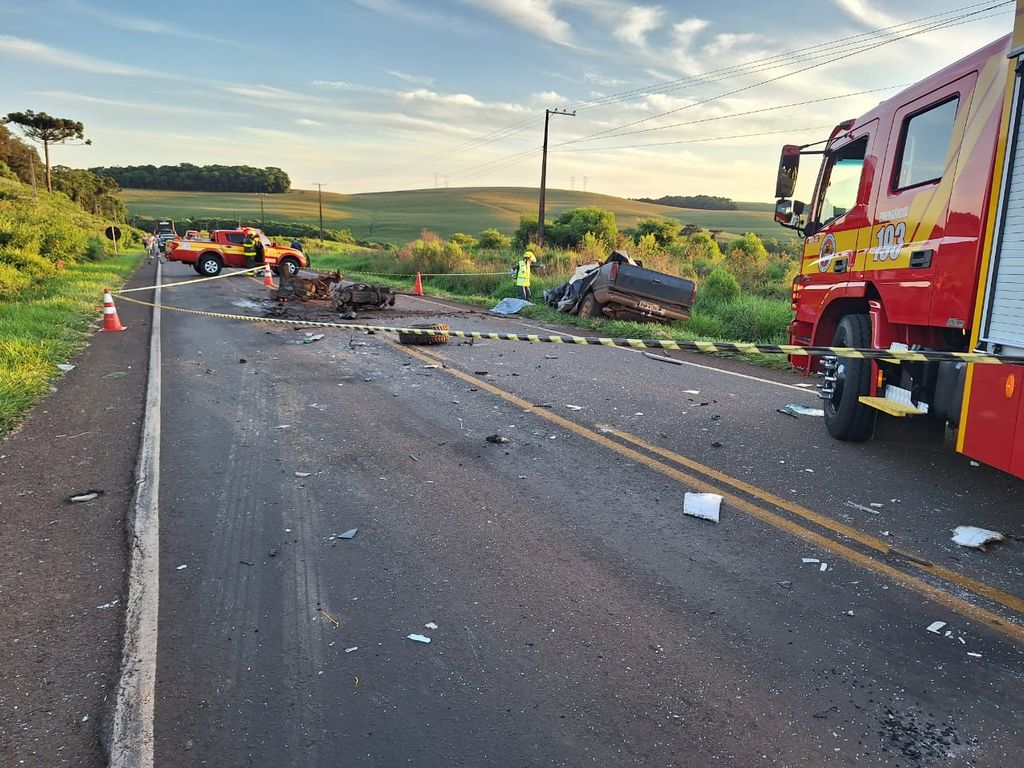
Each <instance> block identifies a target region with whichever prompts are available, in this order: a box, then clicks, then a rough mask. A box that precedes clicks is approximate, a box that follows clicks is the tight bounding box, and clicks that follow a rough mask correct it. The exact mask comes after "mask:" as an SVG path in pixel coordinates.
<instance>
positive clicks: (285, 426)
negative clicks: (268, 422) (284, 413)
mask: <svg viewBox="0 0 1024 768" xmlns="http://www.w3.org/2000/svg"><path fill="white" fill-rule="evenodd" d="M291 426H292V425H291V424H278V425H277V426H276V427H274V429H289V428H291Z"/></svg>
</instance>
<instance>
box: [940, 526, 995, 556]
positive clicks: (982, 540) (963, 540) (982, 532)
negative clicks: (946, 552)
mask: <svg viewBox="0 0 1024 768" xmlns="http://www.w3.org/2000/svg"><path fill="white" fill-rule="evenodd" d="M951 541H953V542H954V543H956V544H959V545H960V546H961V547H971V548H973V549H980V550H981V551H982V552H984V551H985V545H986V544H991V543H992V542H996V541H1006V536H1004V535H1003V534H1001V533H999V532H998V531H990V530H988V529H987V528H977V527H975V526H973V525H958V526H957V527H956V528H955V529H954V530H953V538H952V539H951Z"/></svg>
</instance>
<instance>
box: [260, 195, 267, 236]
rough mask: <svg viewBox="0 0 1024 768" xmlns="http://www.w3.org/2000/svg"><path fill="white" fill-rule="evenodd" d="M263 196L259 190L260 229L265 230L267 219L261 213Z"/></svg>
mask: <svg viewBox="0 0 1024 768" xmlns="http://www.w3.org/2000/svg"><path fill="white" fill-rule="evenodd" d="M263 195H264V192H263V191H262V190H261V191H260V229H266V228H267V218H266V216H265V215H264V213H263Z"/></svg>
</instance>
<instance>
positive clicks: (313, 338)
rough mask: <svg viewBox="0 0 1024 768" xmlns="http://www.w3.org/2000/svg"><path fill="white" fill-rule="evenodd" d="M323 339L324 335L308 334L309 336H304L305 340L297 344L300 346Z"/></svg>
mask: <svg viewBox="0 0 1024 768" xmlns="http://www.w3.org/2000/svg"><path fill="white" fill-rule="evenodd" d="M323 337H324V335H323V334H322V333H313V334H310V335H308V336H306V338H304V339H302V340H301V341H300V342H299V343H300V344H312V343H313V342H314V341H320V339H322V338H323Z"/></svg>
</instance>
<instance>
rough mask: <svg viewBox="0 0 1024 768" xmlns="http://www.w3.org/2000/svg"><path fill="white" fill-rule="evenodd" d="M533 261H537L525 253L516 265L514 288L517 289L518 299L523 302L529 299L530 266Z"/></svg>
mask: <svg viewBox="0 0 1024 768" xmlns="http://www.w3.org/2000/svg"><path fill="white" fill-rule="evenodd" d="M535 261H537V257H536V256H534V255H533V254H532V253H531V252H530V251H527V252H526V253H524V254H523V258H521V259H520V260H519V263H518V264H517V265H516V288H518V291H517V292H518V294H519V298H520V299H523V300H524V301H527V300H529V298H530V265H531V264H533V263H534V262H535Z"/></svg>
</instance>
